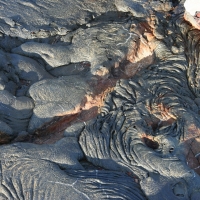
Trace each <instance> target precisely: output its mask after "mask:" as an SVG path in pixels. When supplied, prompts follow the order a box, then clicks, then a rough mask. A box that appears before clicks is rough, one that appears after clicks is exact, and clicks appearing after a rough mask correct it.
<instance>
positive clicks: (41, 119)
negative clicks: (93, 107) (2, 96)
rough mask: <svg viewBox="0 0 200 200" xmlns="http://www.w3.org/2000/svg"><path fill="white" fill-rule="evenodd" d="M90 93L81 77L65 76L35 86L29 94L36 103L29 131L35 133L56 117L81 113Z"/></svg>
mask: <svg viewBox="0 0 200 200" xmlns="http://www.w3.org/2000/svg"><path fill="white" fill-rule="evenodd" d="M89 92H90V88H89V86H88V84H87V83H86V81H85V79H84V78H83V77H81V76H63V77H60V78H54V79H45V80H42V81H39V82H37V83H35V84H33V85H32V86H31V87H30V90H29V94H30V96H31V98H32V99H33V100H34V102H35V108H34V110H33V116H32V118H31V120H30V123H29V128H28V130H29V131H30V132H32V131H34V130H35V129H37V128H39V127H41V126H42V125H43V124H44V123H45V122H49V121H51V120H52V119H53V117H54V116H63V115H67V114H73V113H77V112H79V111H80V110H79V109H80V107H81V105H84V101H85V99H84V98H85V96H86V94H89Z"/></svg>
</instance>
